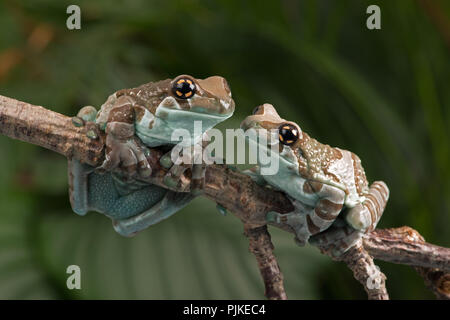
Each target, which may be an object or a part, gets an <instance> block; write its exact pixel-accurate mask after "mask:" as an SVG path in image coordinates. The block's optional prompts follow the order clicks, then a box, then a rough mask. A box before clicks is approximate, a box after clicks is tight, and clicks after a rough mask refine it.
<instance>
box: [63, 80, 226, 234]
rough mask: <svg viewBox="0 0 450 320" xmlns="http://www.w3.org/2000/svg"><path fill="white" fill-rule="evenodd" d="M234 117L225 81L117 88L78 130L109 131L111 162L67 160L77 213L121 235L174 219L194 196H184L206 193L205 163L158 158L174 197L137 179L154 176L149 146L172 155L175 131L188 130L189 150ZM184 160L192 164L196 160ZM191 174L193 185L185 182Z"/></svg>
mask: <svg viewBox="0 0 450 320" xmlns="http://www.w3.org/2000/svg"><path fill="white" fill-rule="evenodd" d="M233 112H234V101H233V100H232V98H231V92H230V90H229V87H228V84H227V82H226V80H225V79H224V78H222V77H218V76H214V77H209V78H207V79H204V80H201V79H195V78H193V77H191V76H187V75H181V76H178V77H177V78H175V79H173V80H171V79H167V80H163V81H159V82H150V83H147V84H144V85H141V86H139V87H137V88H132V89H123V90H119V91H117V92H115V93H114V94H112V95H111V96H109V98H108V99H107V101H106V102H105V103H104V104H103V105H102V106H101V109H100V111H99V112H98V113H97V111H96V110H95V108H93V107H85V108H83V109H82V110H80V112H79V113H78V116H77V117H75V118H74V124H75V125H86V126H90V127H91V128H92V130H87V134H88V136H90V137H92V138H94V139H95V138H96V136H97V135H96V134H95V130H104V131H105V132H106V159H105V161H104V163H103V164H102V165H101V167H99V168H93V167H90V166H87V165H84V164H81V163H80V162H78V161H76V160H72V161H70V162H69V178H70V179H69V180H70V199H71V204H72V208H73V210H74V211H75V212H76V213H78V214H80V215H84V214H86V213H87V212H88V211H91V210H92V211H97V212H101V213H103V214H105V215H106V216H108V217H110V218H111V219H112V220H113V225H114V228H115V230H116V231H117V232H118V233H120V234H122V235H124V236H131V235H134V234H135V233H137V232H139V231H141V230H143V229H145V228H146V227H148V226H150V225H152V224H155V223H157V222H159V221H161V220H162V219H165V218H167V217H169V216H170V215H172V214H174V213H175V212H177V211H178V210H179V209H181V208H182V207H183V206H185V205H186V204H187V203H189V202H190V201H191V200H192V199H193V198H194V197H195V195H196V194H197V193H195V194H194V192H181V191H194V190H196V191H198V189H201V188H202V185H203V183H204V165H203V164H192V161H191V162H189V161H188V162H186V161H185V162H184V163H181V164H173V162H172V161H171V157H170V152H168V154H167V155H166V156H163V158H162V160H161V164H162V165H163V166H165V167H167V168H170V169H169V171H168V173H167V175H166V176H165V178H164V182H165V183H166V184H167V186H168V187H170V189H171V190H175V191H177V192H175V191H169V190H167V189H164V188H161V187H158V186H155V185H148V184H146V183H142V182H140V181H139V180H140V178H141V179H142V178H145V177H148V176H149V175H150V174H151V170H152V168H151V167H150V165H149V162H148V160H147V158H146V154H148V149H147V147H163V148H164V147H166V148H170V149H171V148H172V147H173V146H174V145H176V144H177V143H179V142H181V140H184V139H183V138H177V139H178V140H173V139H172V133H174V131H175V130H176V129H185V132H187V134H188V137H189V138H190V141H189V144H190V145H196V144H202V137H203V135H204V134H205V132H206V131H207V130H209V129H210V128H212V127H213V126H214V125H216V124H217V123H219V122H221V121H224V120H225V119H227V118H229V117H230V116H231V115H232V114H233ZM194 121H200V122H201V125H202V126H201V128H198V127H195V126H194ZM94 123H95V124H94ZM198 124H199V123H197V125H198ZM183 142H186V141H183ZM192 150H193V148H192ZM191 152H192V151H191ZM178 156H179V157H182V156H183V154H182V153H180V154H179V155H178ZM184 156H187V157H185V158H183V159H193V157H194V154H193V152H192V154H188V155H186V154H184ZM180 159H181V158H180ZM172 160H173V158H172ZM96 169H100V170H96ZM187 169H191V170H192V179H190V180H191V181H192V182H191V183H190V184H189V182H187V179H182V176H183V173H184V172H185V171H186V170H187ZM105 172H106V173H105Z"/></svg>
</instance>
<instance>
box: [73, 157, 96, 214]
mask: <svg viewBox="0 0 450 320" xmlns="http://www.w3.org/2000/svg"><path fill="white" fill-rule="evenodd" d="M94 170H95V168H94V167H91V166H89V165H86V164H83V163H81V162H80V161H78V160H76V159H70V160H69V161H68V173H69V198H70V204H71V206H72V210H73V211H74V212H75V213H77V214H79V215H82V216H84V215H85V214H86V213H87V212H88V211H89V199H88V179H89V174H90V173H92V172H93V171H94Z"/></svg>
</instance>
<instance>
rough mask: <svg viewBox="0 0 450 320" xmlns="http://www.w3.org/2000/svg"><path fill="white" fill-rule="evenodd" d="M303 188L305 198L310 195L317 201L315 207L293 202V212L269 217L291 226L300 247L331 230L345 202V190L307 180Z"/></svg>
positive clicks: (268, 217) (270, 214) (271, 213)
mask: <svg viewBox="0 0 450 320" xmlns="http://www.w3.org/2000/svg"><path fill="white" fill-rule="evenodd" d="M302 188H303V190H302V194H303V195H304V196H305V197H306V196H308V195H309V196H314V197H315V198H316V199H317V201H316V203H315V205H314V206H309V205H306V204H304V203H302V202H300V201H297V200H292V203H293V205H294V207H295V208H296V209H295V210H294V211H293V212H290V213H287V214H280V213H277V212H269V213H268V215H267V219H268V221H276V222H278V223H286V224H287V225H289V226H291V227H292V228H293V230H294V231H295V234H296V241H297V243H298V244H299V245H304V244H305V243H306V242H307V241H308V239H309V238H310V237H311V236H312V235H315V234H317V233H319V232H322V231H324V230H326V229H327V228H329V227H330V226H331V225H332V224H333V222H334V220H336V218H337V217H338V215H339V213H340V212H341V210H342V207H343V206H344V201H345V192H344V191H343V190H341V189H338V188H335V187H332V186H329V185H326V184H322V183H320V182H315V181H307V180H305V181H304V183H303V187H302Z"/></svg>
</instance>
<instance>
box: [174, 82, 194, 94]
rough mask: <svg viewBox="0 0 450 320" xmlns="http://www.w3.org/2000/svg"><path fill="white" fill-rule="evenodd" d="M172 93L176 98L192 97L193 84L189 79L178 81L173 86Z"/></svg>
mask: <svg viewBox="0 0 450 320" xmlns="http://www.w3.org/2000/svg"><path fill="white" fill-rule="evenodd" d="M173 92H174V94H175V96H176V97H178V98H190V97H192V96H193V95H194V92H195V84H194V82H193V81H192V80H190V79H179V80H177V81H176V82H175V84H174V86H173Z"/></svg>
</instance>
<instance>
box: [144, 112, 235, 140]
mask: <svg viewBox="0 0 450 320" xmlns="http://www.w3.org/2000/svg"><path fill="white" fill-rule="evenodd" d="M231 115H232V114H228V115H215V114H208V113H202V112H194V111H188V110H179V109H170V108H165V107H163V106H159V107H158V108H157V109H156V113H155V116H154V119H153V122H152V126H151V128H150V127H148V126H141V125H139V124H136V134H137V135H138V136H139V137H140V138H141V139H142V140H143V142H144V143H145V144H146V145H148V146H149V147H156V146H160V145H164V144H177V143H179V142H181V140H184V138H182V139H180V138H179V137H178V138H177V139H173V138H174V137H173V133H174V132H175V131H176V130H184V132H185V133H188V134H189V136H190V144H195V143H197V142H198V141H199V140H200V139H201V138H202V135H203V133H204V132H206V131H208V130H209V129H211V128H212V127H214V126H215V125H216V124H218V123H220V122H222V121H224V120H226V119H228V118H229V117H231ZM197 121H198V122H197ZM183 142H186V141H183Z"/></svg>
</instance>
